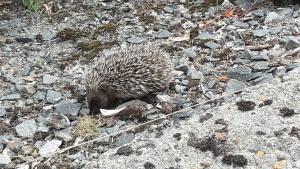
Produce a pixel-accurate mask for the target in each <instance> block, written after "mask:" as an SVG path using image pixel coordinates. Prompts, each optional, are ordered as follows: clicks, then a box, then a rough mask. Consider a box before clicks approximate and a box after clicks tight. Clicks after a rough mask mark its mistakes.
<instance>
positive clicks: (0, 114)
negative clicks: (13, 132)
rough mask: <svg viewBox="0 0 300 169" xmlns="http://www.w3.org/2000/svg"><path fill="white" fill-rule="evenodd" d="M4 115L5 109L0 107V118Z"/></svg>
mask: <svg viewBox="0 0 300 169" xmlns="http://www.w3.org/2000/svg"><path fill="white" fill-rule="evenodd" d="M6 113H7V112H6V110H5V108H4V107H0V117H3V116H5V115H6Z"/></svg>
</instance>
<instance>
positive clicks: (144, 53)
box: [86, 43, 173, 114]
mask: <svg viewBox="0 0 300 169" xmlns="http://www.w3.org/2000/svg"><path fill="white" fill-rule="evenodd" d="M172 69H173V64H172V62H171V59H170V56H169V55H168V54H167V53H166V52H165V51H164V50H163V49H161V48H160V47H159V46H158V45H156V44H152V43H145V44H136V45H130V46H127V47H125V48H121V47H119V48H117V49H116V50H112V51H109V52H106V53H104V52H100V53H99V54H98V57H97V61H95V63H94V64H93V65H92V66H91V68H89V69H88V71H87V73H86V100H87V103H88V106H89V109H90V113H91V114H99V113H101V112H100V109H112V108H115V107H116V106H118V105H119V104H121V103H124V102H126V101H129V100H132V99H140V98H143V97H147V95H151V96H155V95H157V94H159V93H161V92H166V91H167V90H168V89H169V84H170V82H171V80H172Z"/></svg>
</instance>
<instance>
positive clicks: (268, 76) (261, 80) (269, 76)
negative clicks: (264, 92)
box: [253, 73, 273, 84]
mask: <svg viewBox="0 0 300 169" xmlns="http://www.w3.org/2000/svg"><path fill="white" fill-rule="evenodd" d="M272 79H273V75H272V74H271V73H268V74H266V75H264V76H261V77H259V78H257V79H254V80H253V83H254V84H259V83H266V82H270V81H271V80H272Z"/></svg>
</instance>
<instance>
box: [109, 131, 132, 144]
mask: <svg viewBox="0 0 300 169" xmlns="http://www.w3.org/2000/svg"><path fill="white" fill-rule="evenodd" d="M134 138H135V136H134V134H133V133H123V134H121V135H120V136H117V137H116V138H115V142H114V143H113V144H114V145H116V146H122V145H124V144H128V143H130V142H131V141H133V140H134Z"/></svg>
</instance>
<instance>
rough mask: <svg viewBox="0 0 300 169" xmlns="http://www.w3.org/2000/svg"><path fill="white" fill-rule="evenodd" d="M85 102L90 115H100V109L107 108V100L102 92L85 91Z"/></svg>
mask: <svg viewBox="0 0 300 169" xmlns="http://www.w3.org/2000/svg"><path fill="white" fill-rule="evenodd" d="M87 101H88V105H89V109H90V114H100V113H101V112H100V108H101V109H105V108H108V105H109V98H108V97H107V95H106V94H105V92H104V91H102V90H99V91H92V90H88V91H87Z"/></svg>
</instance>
